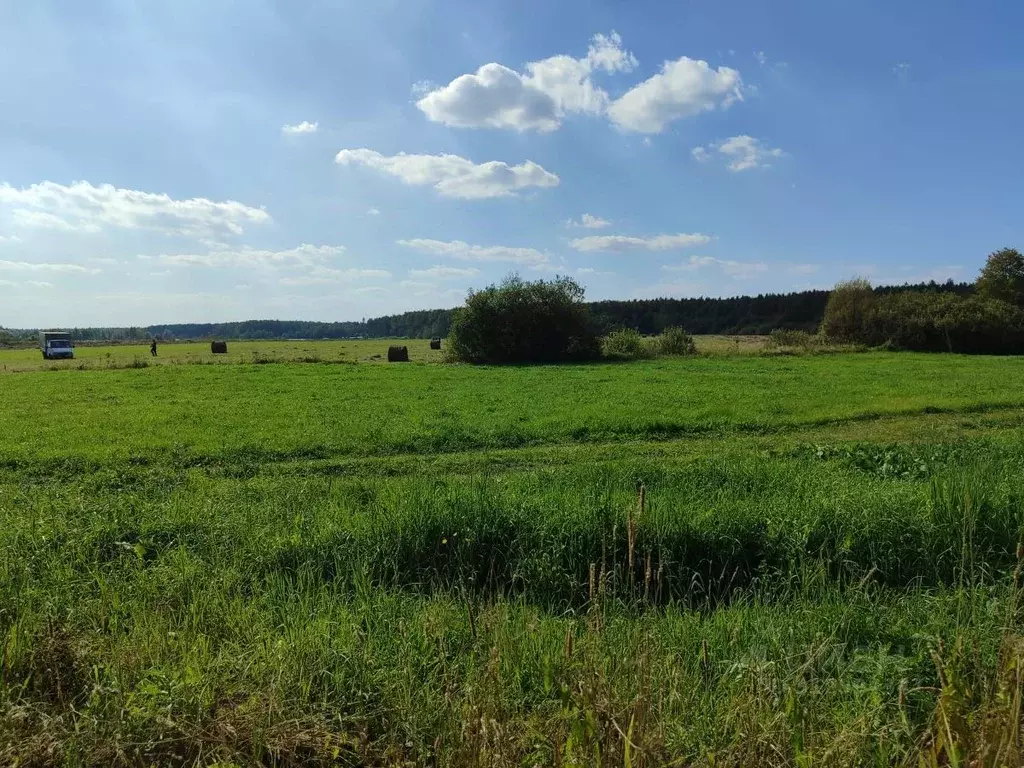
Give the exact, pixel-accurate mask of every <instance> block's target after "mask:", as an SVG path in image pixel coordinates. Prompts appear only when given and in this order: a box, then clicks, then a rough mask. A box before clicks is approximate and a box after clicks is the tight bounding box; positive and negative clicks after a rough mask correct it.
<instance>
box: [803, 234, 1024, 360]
mask: <svg viewBox="0 0 1024 768" xmlns="http://www.w3.org/2000/svg"><path fill="white" fill-rule="evenodd" d="M821 335H822V336H823V337H825V338H826V339H829V340H832V341H836V342H840V343H852V344H862V345H865V346H869V347H887V348H890V349H904V350H918V351H923V352H964V353H969V354H1024V255H1022V254H1021V253H1020V252H1019V251H1017V250H1016V249H1013V248H1003V249H1001V250H999V251H996V252H995V253H992V254H990V255H989V257H988V259H987V261H986V263H985V267H984V268H983V269H982V270H981V274H980V275H979V276H978V279H977V280H976V281H975V282H974V284H973V286H971V290H970V291H965V292H927V291H908V290H897V291H881V292H880V291H878V290H876V289H873V288H872V287H871V284H870V283H868V282H867V281H866V280H863V279H854V280H848V281H845V282H842V283H839V284H838V285H837V286H836V287H835V288H834V289H833V290H832V292H831V294H830V295H829V299H828V304H827V305H826V306H825V314H824V317H823V319H822V323H821Z"/></svg>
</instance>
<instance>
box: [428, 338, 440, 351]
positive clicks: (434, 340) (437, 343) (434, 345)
mask: <svg viewBox="0 0 1024 768" xmlns="http://www.w3.org/2000/svg"><path fill="white" fill-rule="evenodd" d="M430 348H431V349H440V348H441V340H440V339H439V338H437V337H436V336H435V337H434V338H432V339H431V340H430Z"/></svg>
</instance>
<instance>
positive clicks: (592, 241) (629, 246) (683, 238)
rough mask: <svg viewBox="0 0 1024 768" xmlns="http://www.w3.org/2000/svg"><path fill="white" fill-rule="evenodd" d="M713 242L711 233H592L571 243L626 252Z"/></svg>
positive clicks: (583, 248) (585, 249)
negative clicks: (653, 234)
mask: <svg viewBox="0 0 1024 768" xmlns="http://www.w3.org/2000/svg"><path fill="white" fill-rule="evenodd" d="M709 242H711V236H710V235H702V234H699V233H698V234H691V235H687V234H683V233H678V234H674V235H655V236H654V237H631V236H628V235H591V236H589V237H579V238H576V239H575V240H572V241H571V242H570V243H569V246H570V247H571V248H574V249H575V250H577V251H580V252H583V253H587V252H592V251H609V252H611V253H625V252H628V251H672V250H678V249H680V248H689V247H691V246H694V245H704V244H705V243H709Z"/></svg>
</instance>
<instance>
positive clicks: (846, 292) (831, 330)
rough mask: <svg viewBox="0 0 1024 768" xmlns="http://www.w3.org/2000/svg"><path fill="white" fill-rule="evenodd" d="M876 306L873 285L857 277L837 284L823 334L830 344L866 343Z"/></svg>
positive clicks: (829, 299) (828, 307) (826, 310)
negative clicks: (868, 328)
mask: <svg viewBox="0 0 1024 768" xmlns="http://www.w3.org/2000/svg"><path fill="white" fill-rule="evenodd" d="M874 305H875V293H874V291H873V290H872V289H871V283H869V282H868V281H867V280H864V279H862V278H854V279H853V280H846V281H843V282H840V283H837V284H836V287H835V288H833V289H832V293H831V294H830V295H829V297H828V303H827V304H826V305H825V316H824V318H823V319H822V321H821V333H822V335H823V336H825V337H826V338H828V339H829V340H830V341H838V342H841V343H850V342H856V341H863V340H864V336H865V333H866V328H867V323H868V321H869V319H870V317H871V313H872V310H873V308H874Z"/></svg>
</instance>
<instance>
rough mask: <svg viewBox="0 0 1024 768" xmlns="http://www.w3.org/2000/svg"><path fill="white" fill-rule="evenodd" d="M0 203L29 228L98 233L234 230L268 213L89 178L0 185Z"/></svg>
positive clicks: (267, 217) (257, 221)
mask: <svg viewBox="0 0 1024 768" xmlns="http://www.w3.org/2000/svg"><path fill="white" fill-rule="evenodd" d="M0 205H9V206H12V207H13V212H12V221H13V223H14V224H16V225H19V226H25V227H45V228H49V229H64V230H69V231H78V232H96V231H98V230H100V229H102V228H104V227H108V226H110V227H120V228H124V229H154V230H161V231H164V232H172V233H179V234H192V235H194V234H200V233H211V232H230V233H233V234H240V233H241V232H242V231H243V228H244V227H245V226H248V225H249V224H262V223H264V222H267V221H269V220H270V215H269V214H268V213H267V212H266V211H264V210H263V209H262V208H253V207H252V206H248V205H245V204H243V203H239V202H236V201H234V200H228V201H225V202H215V201H213V200H208V199H206V198H204V197H193V198H189V199H186V200H176V199H174V198H172V197H170V196H169V195H166V194H157V193H153V192H141V191H139V190H134V189H121V188H119V187H114V186H113V185H111V184H101V185H99V186H93V185H92V184H90V183H89V182H87V181H75V182H72V183H71V184H70V185H67V186H65V185H63V184H58V183H56V182H53V181H43V182H40V183H39V184H32V185H31V186H28V187H24V188H22V189H18V188H16V187H12V186H11V185H10V184H7V183H4V184H0Z"/></svg>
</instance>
